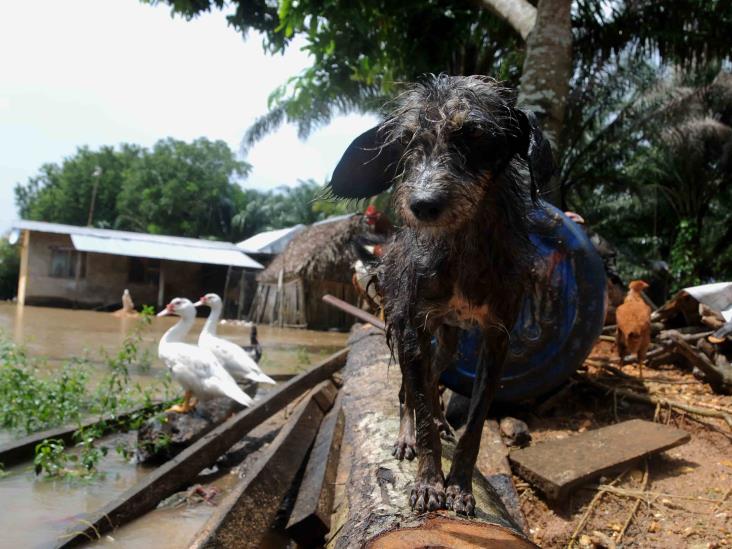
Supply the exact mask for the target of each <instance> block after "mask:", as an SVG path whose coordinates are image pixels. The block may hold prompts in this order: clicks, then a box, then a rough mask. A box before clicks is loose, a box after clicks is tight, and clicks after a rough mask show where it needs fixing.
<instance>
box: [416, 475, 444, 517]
mask: <svg viewBox="0 0 732 549" xmlns="http://www.w3.org/2000/svg"><path fill="white" fill-rule="evenodd" d="M409 503H410V505H411V506H412V509H414V510H415V511H417V512H418V513H424V512H426V511H437V510H438V509H444V508H445V488H444V486H443V484H442V482H440V481H434V482H426V481H420V480H417V481H415V482H414V487H413V488H412V491H411V493H410V495H409Z"/></svg>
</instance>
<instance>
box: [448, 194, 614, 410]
mask: <svg viewBox="0 0 732 549" xmlns="http://www.w3.org/2000/svg"><path fill="white" fill-rule="evenodd" d="M531 227H532V228H531V241H532V242H533V244H534V245H535V246H536V249H537V251H538V254H539V255H540V256H541V260H539V261H537V265H536V268H537V271H538V275H539V276H538V277H537V283H536V286H535V288H534V291H533V292H531V293H530V294H529V295H528V296H527V297H526V299H525V300H524V304H523V308H522V311H521V315H520V317H519V319H518V321H517V322H516V324H515V325H514V327H513V330H512V331H511V339H510V344H509V351H508V357H507V362H506V364H505V366H504V369H503V377H502V378H501V386H500V388H499V390H498V393H497V394H496V400H497V401H498V402H519V401H522V400H525V399H529V398H532V397H535V396H539V395H541V394H544V393H547V392H549V391H551V390H552V389H555V388H556V387H558V386H559V385H561V384H562V383H563V382H564V381H566V380H567V378H569V376H570V375H571V374H572V373H573V372H574V371H575V370H576V369H577V368H578V367H579V366H580V365H581V364H582V362H583V361H584V360H585V358H587V355H588V354H589V353H590V350H591V349H592V346H593V344H594V343H595V341H596V340H597V338H598V337H599V335H600V332H601V330H602V326H603V322H604V319H605V289H606V281H605V269H604V267H603V263H602V259H601V258H600V256H599V255H598V253H597V252H596V251H595V248H594V246H593V245H592V243H591V242H590V240H589V238H588V237H587V235H586V234H585V232H584V231H583V230H582V228H581V227H580V226H579V225H577V224H576V223H574V222H573V221H571V220H570V219H569V218H568V217H567V216H565V215H564V214H563V213H562V212H561V211H559V210H558V209H556V208H555V207H553V206H551V205H549V204H545V203H542V204H541V205H540V206H538V207H537V208H535V209H534V210H533V211H532V213H531ZM480 339H481V334H480V330H479V329H477V328H476V329H474V330H468V331H463V332H462V333H461V335H460V343H459V346H458V353H457V356H456V360H455V363H454V364H452V365H451V366H450V367H449V368H448V369H447V370H446V371H445V372H444V373H443V374H442V382H443V383H444V384H445V385H446V386H447V387H448V388H450V389H452V390H453V391H455V392H457V393H460V394H463V395H465V396H470V394H471V392H472V388H473V382H474V380H475V366H476V362H477V356H478V349H479V347H480Z"/></svg>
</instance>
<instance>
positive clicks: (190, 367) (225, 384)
mask: <svg viewBox="0 0 732 549" xmlns="http://www.w3.org/2000/svg"><path fill="white" fill-rule="evenodd" d="M166 315H178V316H180V320H179V321H178V322H177V323H176V324H175V326H173V327H172V328H170V329H169V330H168V331H167V332H165V334H164V335H163V337H162V338H161V339H160V344H159V345H158V356H159V357H160V359H161V360H162V361H163V362H164V363H165V365H166V366H167V367H168V369H169V370H170V373H171V375H172V376H173V379H174V380H176V381H177V382H178V383H180V385H181V386H182V387H183V389H185V397H184V400H183V404H182V405H175V406H173V407H172V408H171V409H170V410H171V411H173V412H182V413H186V412H188V411H190V410H191V409H193V408H194V407H195V405H196V404H195V403H194V404H191V397H192V396H195V397H196V399H197V400H207V399H210V398H216V397H222V396H227V397H229V398H230V399H232V400H235V401H237V402H238V403H239V404H241V405H242V406H251V405H252V404H253V402H254V401H253V400H252V399H251V397H249V396H248V395H247V394H246V393H245V392H244V391H242V390H241V389H240V388H239V386H238V385H237V384H236V381H234V378H232V377H231V376H230V375H229V373H228V372H227V371H226V370H225V369H224V367H223V366H222V365H221V363H220V362H219V361H218V360H217V359H216V357H215V356H214V354H213V353H212V352H211V351H209V350H207V349H202V348H201V347H199V346H197V345H190V344H188V343H183V339H184V338H185V337H186V335H187V334H188V332H189V331H190V330H191V327H192V326H193V322H194V321H195V319H196V308H195V307H194V305H193V303H191V301H190V300H189V299H185V298H183V297H176V298H175V299H173V300H172V301H171V302H170V303H168V305H167V306H166V307H165V309H163V310H162V311H160V312H159V313H158V316H166Z"/></svg>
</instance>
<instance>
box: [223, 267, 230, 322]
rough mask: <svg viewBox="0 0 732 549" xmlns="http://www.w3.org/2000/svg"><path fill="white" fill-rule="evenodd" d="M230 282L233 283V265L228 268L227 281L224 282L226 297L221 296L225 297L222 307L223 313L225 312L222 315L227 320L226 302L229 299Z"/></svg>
mask: <svg viewBox="0 0 732 549" xmlns="http://www.w3.org/2000/svg"><path fill="white" fill-rule="evenodd" d="M230 281H231V265H229V266H228V267H227V268H226V280H225V281H224V295H223V296H221V297H223V298H224V304H223V306H222V307H221V309H222V311H223V312H222V313H221V316H222V317H223V318H226V300H227V299H228V295H229V282H230Z"/></svg>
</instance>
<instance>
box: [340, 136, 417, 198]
mask: <svg viewBox="0 0 732 549" xmlns="http://www.w3.org/2000/svg"><path fill="white" fill-rule="evenodd" d="M402 152H403V151H402V147H401V145H398V144H391V143H390V144H386V145H385V144H384V142H383V139H382V137H381V135H380V132H379V126H376V127H374V128H371V129H370V130H368V131H366V132H364V133H362V134H361V135H359V136H358V137H357V138H356V139H354V140H353V143H351V144H350V145H349V146H348V148H347V149H346V152H344V153H343V156H342V157H341V159H340V161H339V162H338V165H337V166H336V168H335V170H333V177H332V178H331V180H330V184H329V186H330V190H331V192H332V193H333V195H335V196H337V197H340V198H368V197H370V196H374V195H377V194H379V193H382V192H384V191H385V190H386V189H388V188H389V187H390V186H391V184H392V183H393V182H394V178H395V177H396V170H397V165H398V164H399V159H400V158H401V156H402Z"/></svg>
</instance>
